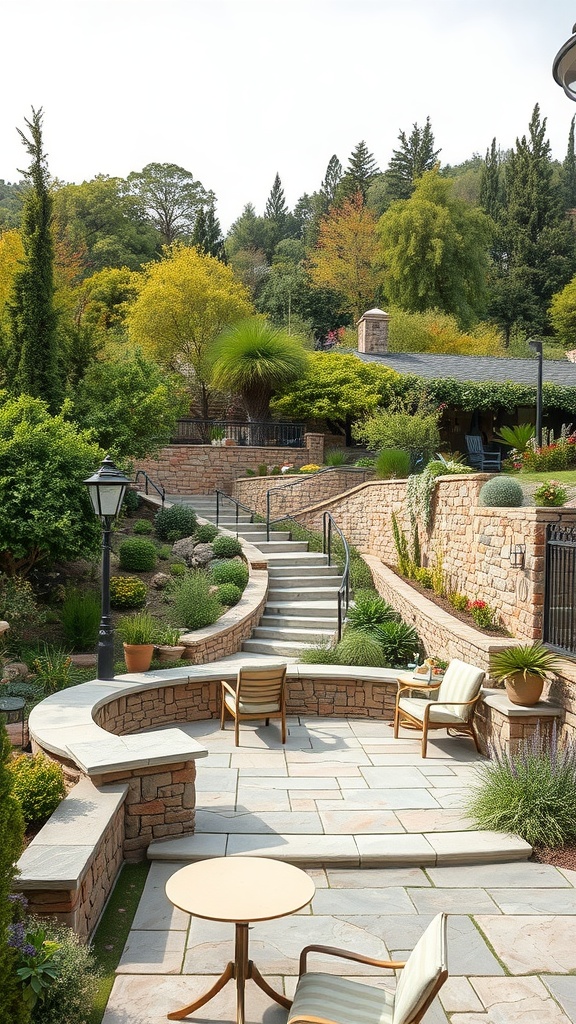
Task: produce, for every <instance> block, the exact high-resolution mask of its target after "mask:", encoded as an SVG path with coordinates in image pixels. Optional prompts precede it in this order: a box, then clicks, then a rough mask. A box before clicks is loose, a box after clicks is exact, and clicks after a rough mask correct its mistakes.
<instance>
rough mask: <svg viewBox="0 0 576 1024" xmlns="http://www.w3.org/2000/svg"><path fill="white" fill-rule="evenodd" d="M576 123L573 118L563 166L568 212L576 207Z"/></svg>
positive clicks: (565, 207)
mask: <svg viewBox="0 0 576 1024" xmlns="http://www.w3.org/2000/svg"><path fill="white" fill-rule="evenodd" d="M575 121H576V117H573V118H572V120H571V122H570V131H569V132H568V149H567V151H566V156H565V157H564V162H563V164H562V174H561V181H562V198H563V200H564V209H566V210H573V209H574V208H575V207H576V154H575V152H574V122H575Z"/></svg>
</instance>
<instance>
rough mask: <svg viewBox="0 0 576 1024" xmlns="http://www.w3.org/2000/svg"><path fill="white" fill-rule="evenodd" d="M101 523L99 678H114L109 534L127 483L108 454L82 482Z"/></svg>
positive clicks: (128, 481) (126, 478)
mask: <svg viewBox="0 0 576 1024" xmlns="http://www.w3.org/2000/svg"><path fill="white" fill-rule="evenodd" d="M84 483H85V484H86V486H87V488H88V493H89V495H90V501H91V502H92V507H93V509H94V512H95V513H96V515H97V516H98V518H99V520H100V522H101V524H102V584H101V586H102V592H101V597H102V617H101V619H100V629H99V631H98V652H97V658H98V661H97V671H98V679H114V635H113V631H112V621H111V617H110V534H111V532H112V523H113V521H114V519H115V518H116V516H117V515H118V513H119V511H120V507H121V505H122V502H123V500H124V495H125V494H126V488H127V487H128V484H129V483H130V480H129V479H128V477H127V476H124V473H122V472H121V471H120V470H119V469H118V468H117V467H116V466H115V465H114V463H113V462H112V459H111V458H110V456H109V455H107V456H106V458H105V459H104V462H103V463H102V465H101V466H100V469H99V470H98V472H97V473H94V475H93V476H90V477H88V479H87V480H85V481H84Z"/></svg>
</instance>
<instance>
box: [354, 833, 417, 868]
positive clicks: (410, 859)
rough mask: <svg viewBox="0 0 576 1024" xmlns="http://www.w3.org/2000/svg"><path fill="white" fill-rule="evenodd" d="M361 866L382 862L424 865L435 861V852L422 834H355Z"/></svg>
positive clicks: (380, 864)
mask: <svg viewBox="0 0 576 1024" xmlns="http://www.w3.org/2000/svg"><path fill="white" fill-rule="evenodd" d="M355 840H356V845H357V847H358V852H359V854H360V863H361V864H362V867H369V866H370V865H376V864H377V865H378V866H382V865H383V864H390V865H392V864H403V865H406V864H415V865H417V866H418V867H426V866H428V865H433V864H435V863H436V852H435V851H434V850H433V848H432V846H431V845H430V843H429V842H428V841H427V839H425V838H424V836H419V835H408V834H407V833H405V834H402V833H398V834H397V835H388V836H382V835H381V836H361V835H357V836H355Z"/></svg>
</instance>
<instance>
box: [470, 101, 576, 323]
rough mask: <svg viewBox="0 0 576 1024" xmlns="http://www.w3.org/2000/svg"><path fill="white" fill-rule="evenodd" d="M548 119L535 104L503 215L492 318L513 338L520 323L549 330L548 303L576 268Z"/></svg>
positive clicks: (512, 160) (510, 164)
mask: <svg viewBox="0 0 576 1024" xmlns="http://www.w3.org/2000/svg"><path fill="white" fill-rule="evenodd" d="M553 176H554V170H553V166H552V160H551V156H550V143H549V142H548V140H547V138H546V118H544V119H543V120H542V119H541V117H540V108H539V106H538V104H536V106H535V107H534V110H533V113H532V117H531V120H530V125H529V134H528V136H526V135H523V136H522V138H521V139H516V148H515V149H514V150H512V151H511V153H510V156H509V158H508V160H507V162H506V174H505V189H506V204H505V207H504V208H503V210H502V215H501V216H500V218H499V220H498V222H497V223H498V228H499V232H500V234H501V237H502V253H501V258H500V261H499V265H497V266H496V267H495V273H494V280H493V282H492V289H491V291H492V301H491V308H490V312H491V315H492V318H493V319H494V320H495V321H496V322H497V323H499V324H500V325H501V326H502V327H503V328H504V330H505V332H506V335H507V337H508V338H509V336H510V333H511V330H512V329H513V328H514V327H517V328H520V329H521V330H525V331H527V332H530V333H533V332H538V333H546V332H547V331H548V330H549V323H548V314H547V311H548V305H549V303H550V299H551V298H552V295H553V294H554V293H555V292H557V291H560V289H561V288H563V287H564V285H565V284H567V283H568V281H569V280H570V279H571V277H572V276H573V275H574V273H575V271H576V245H575V241H576V236H575V234H574V230H573V228H572V225H571V223H570V221H569V220H568V218H567V217H566V214H565V211H564V208H563V202H562V195H561V189H560V186H559V185H556V184H555V183H554V180H553Z"/></svg>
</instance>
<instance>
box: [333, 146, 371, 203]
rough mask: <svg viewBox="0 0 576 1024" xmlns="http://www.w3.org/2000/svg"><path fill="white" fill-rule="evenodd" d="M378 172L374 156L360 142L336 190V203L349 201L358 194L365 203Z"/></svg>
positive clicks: (351, 155) (353, 151)
mask: <svg viewBox="0 0 576 1024" xmlns="http://www.w3.org/2000/svg"><path fill="white" fill-rule="evenodd" d="M379 173H380V171H379V169H378V164H377V163H376V160H375V158H374V155H373V154H372V153H371V152H370V151H369V149H368V146H367V145H366V143H365V142H364V140H362V141H361V142H359V143H358V144H357V145H356V146H355V147H354V149H353V150H352V152H351V154H350V157H349V160H348V166H347V168H346V173H345V174H344V176H343V177H342V179H341V180H340V182H339V184H338V186H337V188H336V201H337V202H340V201H341V200H342V199H350V198H352V197H353V196H355V195H357V193H360V195H361V196H362V201H363V202H366V196H367V194H368V189H369V187H370V185H371V183H372V181H373V180H374V178H375V177H376V175H377V174H379Z"/></svg>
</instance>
